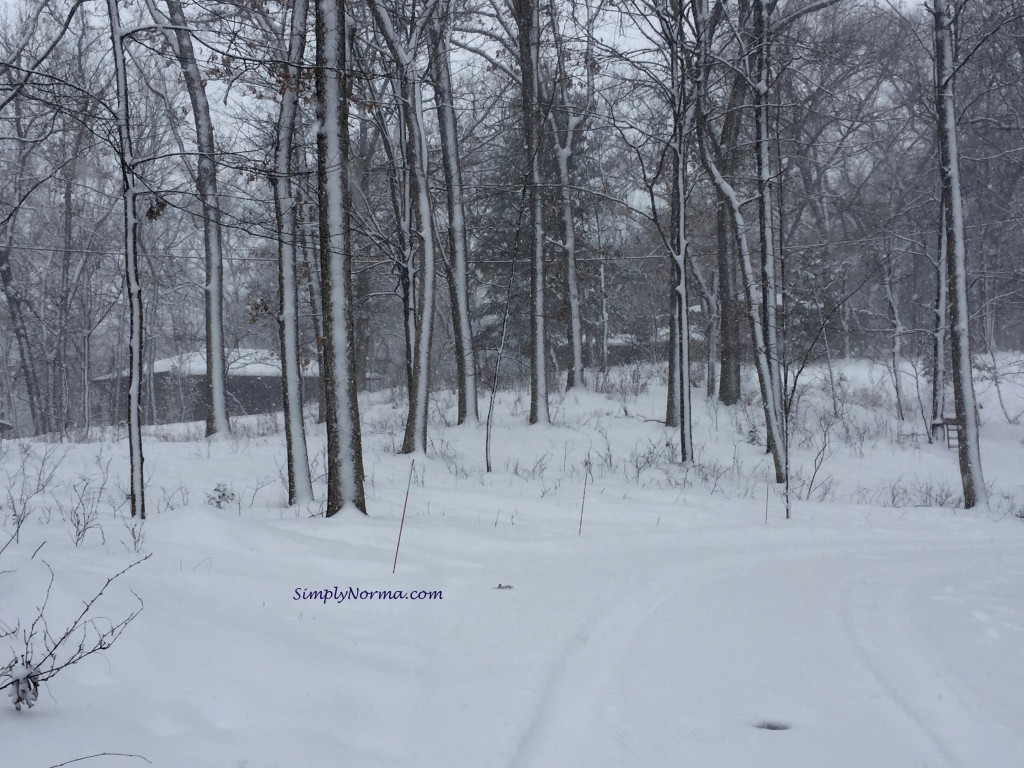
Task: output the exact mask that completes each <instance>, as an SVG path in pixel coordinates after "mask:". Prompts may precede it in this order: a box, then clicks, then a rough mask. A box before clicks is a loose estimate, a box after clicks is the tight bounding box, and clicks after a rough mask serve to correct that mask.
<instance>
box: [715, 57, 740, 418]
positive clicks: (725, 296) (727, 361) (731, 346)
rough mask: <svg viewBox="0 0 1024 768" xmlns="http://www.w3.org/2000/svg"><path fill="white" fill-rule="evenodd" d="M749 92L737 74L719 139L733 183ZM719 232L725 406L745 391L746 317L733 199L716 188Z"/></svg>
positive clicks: (726, 172)
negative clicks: (742, 335)
mask: <svg viewBox="0 0 1024 768" xmlns="http://www.w3.org/2000/svg"><path fill="white" fill-rule="evenodd" d="M744 93H745V87H744V80H743V76H742V74H740V73H736V75H735V76H734V78H733V84H732V88H731V89H730V94H729V108H728V111H727V112H726V115H725V121H724V123H723V125H722V134H721V138H720V140H719V149H718V153H719V161H718V162H719V168H720V169H721V171H722V175H723V177H724V178H725V179H727V180H729V181H730V183H732V179H733V178H734V176H735V174H736V171H737V167H738V162H739V148H738V144H739V137H740V126H741V122H742V116H743V110H742V109H741V108H740V107H741V106H742V104H743V99H744ZM715 200H716V207H715V233H716V237H717V244H718V304H719V306H720V307H721V319H720V321H719V324H720V328H721V348H720V358H721V371H720V374H719V375H720V377H721V378H720V381H719V386H718V399H719V401H721V402H722V403H723V404H724V405H734V404H736V403H738V402H739V400H740V394H741V391H740V390H741V383H742V378H741V368H740V363H741V361H742V359H743V344H742V342H741V340H740V326H741V323H742V318H743V289H742V288H741V287H740V280H739V268H738V267H737V264H736V248H735V244H734V242H733V238H732V233H731V230H730V225H729V221H730V212H729V201H728V200H727V199H726V198H725V196H724V195H722V193H721V192H719V191H717V190H716V191H715Z"/></svg>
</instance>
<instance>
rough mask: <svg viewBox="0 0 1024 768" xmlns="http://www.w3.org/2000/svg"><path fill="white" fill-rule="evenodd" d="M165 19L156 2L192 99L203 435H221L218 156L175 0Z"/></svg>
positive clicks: (223, 373)
mask: <svg viewBox="0 0 1024 768" xmlns="http://www.w3.org/2000/svg"><path fill="white" fill-rule="evenodd" d="M164 2H165V3H166V4H167V20H168V21H169V22H170V24H164V23H163V20H162V19H160V17H159V14H158V12H156V11H155V6H151V11H154V14H153V15H154V19H155V20H156V21H157V23H158V24H159V25H160V26H161V29H162V31H163V33H164V36H165V37H166V38H167V40H168V42H169V43H170V45H171V49H172V50H173V51H174V55H175V58H177V59H178V65H179V66H180V67H181V73H182V76H183V77H184V80H185V90H186V91H187V92H188V97H189V101H190V102H191V104H192V119H193V121H194V123H195V131H196V149H197V152H198V158H197V162H196V179H195V181H196V191H197V193H198V195H199V203H200V206H201V207H202V212H203V248H204V250H205V253H206V284H205V285H204V286H203V288H204V296H205V304H206V387H205V390H206V391H205V395H206V435H207V437H209V436H211V435H218V434H219V435H226V434H228V432H229V431H230V423H229V421H228V408H227V395H226V392H225V382H226V377H227V363H226V360H225V356H224V277H223V261H224V258H223V248H222V243H223V238H222V236H221V220H220V198H219V194H218V190H217V158H216V147H215V145H214V137H213V119H212V118H211V116H210V103H209V101H208V100H207V98H206V87H205V85H204V84H203V77H202V73H201V72H200V71H199V65H198V64H197V62H196V57H195V51H194V50H193V48H192V33H191V32H190V30H189V28H188V22H187V20H186V19H185V12H184V10H183V9H182V6H181V2H180V0H164Z"/></svg>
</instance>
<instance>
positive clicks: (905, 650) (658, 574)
mask: <svg viewBox="0 0 1024 768" xmlns="http://www.w3.org/2000/svg"><path fill="white" fill-rule="evenodd" d="M840 373H841V374H842V377H843V380H844V381H843V384H842V387H843V392H844V394H843V395H842V397H841V398H840V402H839V403H838V405H839V406H841V408H840V410H841V411H842V414H843V421H842V423H833V424H832V425H831V426H828V422H829V421H830V420H829V419H828V418H827V417H828V414H829V413H832V412H833V410H832V409H833V403H832V401H831V398H830V397H829V395H828V393H827V392H826V391H825V390H824V389H823V388H822V387H820V386H819V385H818V384H817V383H816V382H817V381H822V380H824V379H825V376H824V373H823V372H822V371H816V372H815V373H814V378H813V379H808V389H807V391H806V393H805V395H804V396H803V397H802V398H801V405H800V416H799V417H798V418H799V428H798V429H796V430H795V433H794V440H793V443H794V457H793V463H794V469H795V471H796V474H797V475H798V477H797V480H796V481H795V482H794V484H793V492H794V497H796V496H798V495H799V496H801V497H803V496H809V497H810V498H809V499H806V500H805V499H804V498H799V499H796V500H794V503H793V519H791V520H789V521H786V520H785V519H784V504H783V500H782V497H781V494H780V492H779V490H778V489H777V488H776V487H774V486H769V485H767V484H766V477H767V473H768V472H769V471H770V469H771V467H770V461H769V460H768V458H767V457H766V456H765V454H764V449H763V447H761V446H758V445H754V444H751V443H750V442H748V437H750V436H752V435H756V433H757V431H758V429H762V430H763V426H758V425H760V424H761V421H759V410H760V409H759V408H758V407H757V406H756V404H754V403H752V402H751V403H747V404H746V405H741V406H737V407H734V408H724V407H721V406H717V407H716V406H714V405H713V404H709V403H708V402H707V401H706V400H705V398H704V397H703V396H702V395H698V394H697V393H696V392H695V393H694V394H695V397H694V420H695V434H694V446H695V451H696V455H697V461H696V462H695V464H694V465H693V466H691V467H689V468H681V467H679V466H678V465H676V464H675V463H674V461H673V460H672V459H673V457H674V456H677V455H678V435H677V434H674V433H673V431H672V430H667V429H665V428H664V427H663V426H662V425H660V424H659V423H657V419H658V418H659V417H660V416H663V409H664V397H665V388H664V386H663V385H661V386H659V385H658V384H657V383H653V384H651V386H649V387H647V386H646V384H645V382H646V380H647V379H648V378H650V377H651V375H652V374H651V372H650V371H645V370H636V371H631V370H621V371H617V372H615V373H614V374H613V375H611V376H610V377H609V378H608V379H607V380H605V381H602V382H600V383H599V385H600V387H601V388H602V389H604V390H606V391H607V392H608V394H596V393H594V392H581V393H574V394H572V395H569V396H566V397H562V398H557V397H554V396H553V397H552V401H551V406H552V407H551V411H552V418H553V421H554V422H555V425H556V426H552V427H538V426H534V427H529V426H527V425H526V423H525V422H526V411H527V410H528V396H527V395H525V394H520V395H517V394H515V393H504V394H502V395H501V396H500V397H499V400H498V403H499V409H500V410H499V412H498V414H497V418H496V429H497V430H498V431H497V433H496V439H495V441H494V450H495V454H494V457H493V462H494V466H495V472H494V473H492V474H491V475H487V474H485V473H484V472H483V467H484V456H483V444H484V432H483V428H482V427H479V428H478V427H448V426H444V424H443V422H444V421H445V420H448V421H453V418H452V416H453V414H454V398H453V397H452V396H450V395H442V396H441V397H440V398H438V400H439V402H438V404H437V406H435V407H434V408H433V409H432V412H431V417H432V420H431V425H430V437H429V441H428V442H429V445H428V455H427V458H426V459H423V458H417V463H416V469H415V471H414V473H413V482H412V487H411V493H410V497H409V505H408V512H407V518H406V521H405V527H404V532H403V534H402V547H401V551H400V553H399V558H398V566H397V573H396V574H395V575H392V573H391V570H392V562H393V558H394V555H395V542H396V539H397V535H398V524H399V519H400V516H401V511H402V503H403V497H404V494H405V489H406V482H407V480H408V477H409V458H408V457H403V456H399V455H397V453H396V449H397V447H398V446H399V445H400V443H401V432H402V426H403V424H404V418H405V414H404V406H403V404H402V403H401V402H390V401H389V400H388V399H387V398H388V397H390V395H385V394H381V393H378V394H376V395H374V396H373V398H372V399H369V398H368V399H366V400H364V401H363V403H362V404H361V409H362V412H363V418H364V432H363V434H364V445H365V450H366V475H367V489H366V491H367V503H368V507H369V510H370V513H371V516H370V517H369V518H364V517H362V516H360V515H356V514H348V513H346V514H344V515H341V516H339V517H335V518H332V519H330V520H325V519H323V518H319V517H313V515H315V514H318V513H319V511H320V507H321V505H320V504H315V505H312V506H310V507H308V508H305V509H301V510H296V509H287V508H284V506H283V499H284V494H285V489H283V487H282V483H281V472H282V471H283V467H284V444H283V435H282V434H280V433H273V434H267V435H262V436H261V435H260V434H259V432H262V431H269V430H270V428H271V426H272V425H271V421H272V420H271V419H268V418H266V417H263V418H256V419H249V420H242V421H239V422H237V423H236V424H235V430H234V431H235V437H233V438H232V439H231V440H228V441H220V442H216V441H214V442H207V441H203V440H200V439H197V438H196V437H195V436H194V430H193V429H190V428H186V427H160V428H155V430H154V431H152V432H150V433H149V434H148V436H147V440H146V445H145V449H146V474H147V477H148V478H149V490H148V494H149V495H148V498H147V507H148V510H149V512H150V519H149V520H148V521H147V523H146V525H145V527H144V529H143V530H144V541H143V543H142V547H141V553H136V552H134V551H132V546H131V539H130V535H129V532H128V528H127V527H126V525H125V522H124V520H123V518H122V517H121V516H120V515H121V514H122V513H123V512H124V511H125V510H126V509H127V507H126V506H124V505H121V507H120V510H119V511H115V510H114V509H113V507H115V506H117V505H118V504H119V503H120V499H123V494H124V490H123V489H124V487H125V486H126V484H127V471H126V467H125V466H124V465H125V463H126V454H127V447H126V444H125V441H124V439H123V438H122V439H120V440H119V441H117V442H113V443H112V442H111V440H112V439H113V436H112V435H111V434H110V433H109V432H108V433H107V434H106V438H107V440H106V441H105V442H103V441H99V442H83V443H76V444H63V445H58V446H53V445H50V444H47V443H43V442H32V443H24V444H20V443H16V442H12V441H6V442H5V443H4V445H3V448H4V455H3V457H2V464H0V479H6V478H7V477H8V476H9V477H10V478H11V482H10V483H8V484H11V485H13V488H12V493H11V496H10V499H9V502H10V503H9V504H8V509H7V510H6V513H5V526H6V529H7V530H11V525H12V521H11V517H10V512H11V507H10V504H12V503H13V504H15V505H16V506H17V505H18V504H20V499H21V497H22V496H23V495H24V494H23V493H22V491H21V487H22V485H23V484H24V482H25V476H27V477H28V478H29V481H28V483H29V485H30V486H31V485H33V484H35V485H38V483H37V482H36V481H35V480H34V478H35V477H36V476H37V475H38V467H39V463H40V461H41V458H40V457H41V456H42V455H43V454H44V453H46V452H47V451H49V452H50V453H51V458H50V459H49V461H50V462H51V465H52V464H54V463H55V462H56V461H57V460H58V459H60V464H59V468H58V469H57V470H56V472H55V474H54V476H53V479H52V480H51V482H50V484H49V485H48V486H47V488H46V489H45V490H44V491H42V492H41V493H39V494H38V495H37V496H36V497H34V498H32V499H30V500H29V501H28V502H27V507H28V508H29V509H30V516H29V518H28V520H27V522H26V523H25V524H24V526H23V527H22V529H21V534H20V537H19V541H18V542H17V543H15V544H12V545H11V547H10V548H8V550H7V552H5V553H4V554H3V555H2V556H0V621H2V622H4V623H5V624H7V625H8V626H9V625H13V624H14V623H15V622H16V621H18V620H20V621H21V624H22V626H25V625H26V623H27V622H29V621H31V618H32V616H33V615H34V611H33V609H34V607H35V606H37V605H39V604H40V602H41V600H42V597H43V594H44V592H45V588H46V583H47V580H48V578H49V574H48V572H47V570H46V567H45V565H44V564H43V562H42V561H44V560H45V561H46V562H47V563H48V564H49V565H50V566H51V567H52V569H53V571H54V574H55V582H54V591H53V594H52V596H51V598H50V603H49V605H48V608H47V610H48V620H49V623H50V626H51V630H55V629H58V628H62V627H63V626H64V625H63V624H62V621H66V617H67V616H69V615H71V613H72V612H75V611H77V610H79V609H80V606H81V601H82V600H83V599H87V598H88V597H91V596H92V594H94V593H95V591H96V590H97V589H98V588H99V587H100V586H101V585H102V584H103V582H104V580H105V579H106V577H107V576H109V575H111V574H113V573H115V572H117V571H118V570H120V569H121V568H123V567H124V566H125V565H127V564H129V563H131V562H132V561H133V560H135V559H137V558H138V557H140V556H141V555H142V554H146V553H149V552H152V553H153V556H152V558H151V559H150V560H149V561H147V562H146V563H144V564H142V565H141V566H139V567H138V568H136V569H134V570H133V571H130V572H129V574H127V575H126V576H125V577H124V578H123V579H122V580H119V581H118V582H117V583H115V584H114V585H113V586H112V587H111V588H110V590H109V594H108V595H107V596H105V597H104V598H103V600H102V601H101V603H100V604H99V611H98V615H101V616H106V617H109V618H110V619H112V620H114V621H116V620H118V619H119V618H120V617H122V616H123V615H124V614H126V613H127V612H129V611H130V610H132V608H133V606H135V605H136V602H135V598H134V597H133V595H132V592H131V591H132V590H133V591H134V592H135V593H136V594H137V595H138V596H139V598H141V599H142V600H143V601H144V603H145V609H144V610H143V612H142V614H141V615H140V616H139V618H138V619H137V620H136V621H135V622H134V623H133V624H132V625H131V626H129V627H128V629H127V631H126V632H125V634H124V635H123V636H122V637H121V638H120V639H119V640H118V642H117V643H116V644H115V645H114V646H113V647H112V648H111V649H110V650H108V651H107V652H105V653H104V654H103V656H102V657H99V656H93V657H91V658H89V659H86V660H85V661H83V662H82V663H80V664H78V665H76V666H74V667H71V668H68V669H67V670H65V671H63V672H62V673H61V674H60V675H58V676H57V677H56V678H54V680H52V681H51V682H50V683H48V684H47V685H46V686H44V688H43V690H42V691H41V692H40V697H39V701H38V703H37V704H36V706H35V707H34V708H33V709H32V710H30V711H22V712H20V713H19V712H15V710H14V708H13V707H12V706H10V705H9V702H7V701H6V699H3V700H2V703H0V741H2V743H3V754H4V758H3V761H2V762H3V764H5V765H25V766H42V767H44V768H45V766H51V765H55V764H57V763H60V762H63V761H66V760H70V759H73V758H76V757H82V756H86V755H91V754H95V753H100V752H119V753H130V754H135V755H140V756H144V757H145V758H146V759H148V760H149V761H150V762H151V763H152V764H153V765H157V766H170V767H173V768H178V767H180V766H211V767H213V766H218V767H219V766H248V767H249V768H256V767H257V766H267V767H268V768H270V767H275V768H276V767H277V766H285V765H301V766H335V765H345V766H367V767H371V766H372V767H374V768H376V767H377V766H417V767H419V766H473V767H474V768H478V767H482V766H508V767H515V768H519V767H522V768H528V767H530V766H545V767H551V768H564V767H567V766H595V767H597V766H628V765H645V766H680V765H695V766H702V768H711V767H715V766H722V767H723V768H724V767H727V766H728V767H732V766H736V767H742V766H758V767H759V768H761V767H762V766H763V767H765V768H770V767H772V766H779V767H782V766H785V767H786V768H811V767H814V768H818V767H819V766H828V767H829V768H841V767H843V766H849V767H850V768H863V767H864V766H872V767H878V768H885V767H889V766H891V767H892V768H904V767H906V766H924V765H927V766H963V767H964V768H975V767H977V768H981V767H984V768H1000V767H1002V766H1005V767H1006V768H1018V767H1019V766H1021V765H1024V685H1022V683H1024V520H1021V519H1018V518H1017V515H1018V514H1022V513H1024V477H1022V475H1021V467H1024V443H1022V441H1024V426H1021V425H1019V424H1017V425H1010V424H1007V423H1006V420H1005V419H1004V418H1003V416H1002V413H1001V411H1000V410H999V407H998V405H997V404H995V402H996V401H995V400H994V398H995V393H994V392H993V391H989V390H986V391H984V392H982V394H981V400H982V402H983V403H984V404H985V410H984V411H983V428H982V437H983V441H982V452H983V459H984V461H985V471H986V477H987V479H988V480H989V482H990V483H992V485H993V508H992V510H991V511H989V512H969V513H968V512H964V511H963V510H957V509H954V508H952V503H953V501H954V500H955V496H956V495H957V494H958V492H959V478H958V475H957V464H956V456H955V453H954V452H953V451H950V450H948V449H947V448H946V447H945V444H944V443H942V444H933V445H929V444H928V443H927V442H926V441H925V440H924V439H923V436H922V434H921V433H922V432H923V429H922V426H921V420H920V417H919V416H917V417H915V416H914V415H913V414H910V415H909V418H908V420H907V422H906V423H903V424H899V423H897V421H896V420H895V419H894V417H893V409H892V402H891V398H890V397H889V396H888V394H887V392H888V390H887V389H886V387H887V382H888V380H887V378H886V374H885V371H884V369H881V368H874V369H873V368H871V367H869V366H867V365H866V364H857V365H854V364H850V365H847V366H845V367H843V369H842V371H837V372H836V375H837V376H838V375H839V374H840ZM655 378H656V377H655ZM1014 387H1016V388H1014ZM1003 395H1004V399H1007V400H1008V402H1009V404H1010V407H1011V410H1012V408H1013V407H1017V408H1018V410H1020V409H1021V407H1024V406H1022V405H1021V404H1022V403H1024V392H1022V389H1021V387H1020V386H1019V385H1015V384H1013V383H1012V382H1011V383H1010V384H1004V391H1003ZM910 402H911V403H913V399H910ZM915 419H916V420H915ZM751 427H753V430H752V429H751ZM247 430H248V431H249V432H251V433H252V434H246V433H247ZM826 432H827V435H828V447H827V448H826V450H824V451H823V452H822V457H823V459H822V462H821V467H820V469H819V470H818V473H817V475H816V476H815V482H814V484H813V485H812V486H811V487H810V489H809V490H808V485H809V480H810V477H811V475H812V473H813V469H814V459H815V457H816V456H817V455H818V454H819V451H821V445H822V442H823V438H822V435H824V434H825V433H826ZM323 444H324V434H323V429H322V427H318V428H314V427H313V425H312V424H310V448H311V455H313V456H314V457H318V458H316V467H315V468H314V475H315V476H317V477H318V479H317V483H316V489H317V493H318V497H322V496H323V493H324V480H323V477H322V472H323V469H324V460H323ZM25 452H28V454H27V458H25V457H26V453H25ZM98 456H99V457H100V458H99V460H97V457H98ZM61 457H62V458H61ZM108 458H109V459H110V461H111V463H110V472H109V481H108V483H107V485H106V487H105V488H104V489H103V492H102V493H101V494H98V484H99V478H100V477H101V476H102V472H101V471H100V469H99V467H100V466H102V464H103V462H104V461H105V460H106V459H108ZM587 462H589V466H590V472H591V474H590V476H588V477H587V490H586V505H585V509H584V513H583V522H582V535H578V534H577V531H578V528H579V525H580V502H581V498H582V495H583V486H584V474H585V472H586V471H587V470H586V466H587V464H586V463H587ZM45 474H46V473H45V472H44V473H43V475H44V476H45ZM86 479H88V481H89V484H88V485H87V486H86V485H83V483H85V482H86ZM218 484H221V485H222V486H223V488H224V489H225V491H224V492H221V493H220V502H221V507H220V508H218V507H216V506H214V505H213V504H211V503H210V502H209V501H208V496H210V497H211V498H216V496H217V494H214V493H213V492H214V488H215V486H217V485H218ZM76 489H77V490H76ZM90 494H93V495H92V496H90ZM97 494H98V495H97ZM79 496H85V497H86V498H89V499H92V498H95V500H96V503H95V506H96V509H97V514H98V517H97V527H95V528H93V529H91V530H89V531H88V532H87V533H86V534H85V536H84V539H83V541H82V542H81V544H80V545H79V546H77V547H76V546H74V544H73V542H72V535H71V534H72V528H73V526H72V525H71V523H70V522H69V520H70V517H71V515H70V510H71V508H72V506H73V505H72V500H73V499H75V498H78V497H79ZM232 496H233V497H234V498H231V497H232ZM951 496H952V497H953V498H951ZM766 499H767V521H766ZM941 503H946V504H947V506H945V507H942V506H938V504H941ZM19 508H20V507H19ZM62 508H63V514H62ZM3 540H6V536H5V537H3ZM44 542H45V543H44ZM40 544H42V548H41V549H39V550H38V553H36V554H35V555H34V557H33V553H34V552H35V551H36V550H37V548H38V547H39V546H40ZM507 585H511V589H505V588H499V586H502V587H504V586H507ZM335 586H337V587H338V588H339V591H344V590H347V589H348V588H350V587H354V588H356V589H357V590H359V589H366V590H380V589H401V590H408V591H419V590H441V591H442V592H443V599H441V600H419V601H393V600H353V599H346V600H344V601H342V602H334V601H332V602H330V603H328V604H324V603H323V602H322V601H302V600H295V599H294V597H295V590H296V588H300V589H303V588H305V589H323V588H333V587H335ZM17 648H18V646H17V644H16V643H14V642H12V641H11V639H10V638H8V639H6V640H5V641H4V642H3V651H4V653H5V654H13V649H17ZM8 649H12V650H8ZM0 663H6V659H3V660H2V662H0ZM0 684H2V683H0ZM767 725H771V726H772V728H767V727H759V726H767ZM82 764H83V765H92V766H112V767H117V766H125V765H133V764H138V765H144V764H145V763H143V762H142V761H141V760H140V759H137V758H126V757H102V758H96V759H92V760H89V761H86V762H84V763H82Z"/></svg>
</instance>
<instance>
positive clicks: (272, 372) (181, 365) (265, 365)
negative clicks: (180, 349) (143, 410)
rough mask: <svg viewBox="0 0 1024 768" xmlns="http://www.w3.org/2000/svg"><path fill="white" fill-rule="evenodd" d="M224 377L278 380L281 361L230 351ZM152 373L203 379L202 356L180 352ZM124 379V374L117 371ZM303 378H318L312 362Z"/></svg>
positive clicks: (267, 353)
mask: <svg viewBox="0 0 1024 768" xmlns="http://www.w3.org/2000/svg"><path fill="white" fill-rule="evenodd" d="M226 355H227V361H228V376H251V377H258V376H265V377H280V376H281V357H280V355H278V354H277V353H276V352H274V351H273V350H270V349H244V348H243V349H231V350H228V351H227V353H226ZM153 373H176V374H178V375H179V376H205V375H206V352H205V350H204V351H196V352H184V353H182V354H180V355H174V356H173V357H165V358H162V359H160V360H157V361H156V362H155V363H153ZM120 375H121V376H127V375H128V371H127V370H124V371H121V374H120ZM302 375H303V376H319V375H320V371H319V366H318V364H317V361H316V360H311V361H309V362H308V363H307V364H306V365H305V366H303V370H302ZM115 378H117V374H114V373H107V374H104V375H102V376H96V377H94V378H93V381H110V380H112V379H115Z"/></svg>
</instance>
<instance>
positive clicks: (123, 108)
mask: <svg viewBox="0 0 1024 768" xmlns="http://www.w3.org/2000/svg"><path fill="white" fill-rule="evenodd" d="M107 13H108V15H109V17H110V39H111V42H112V44H113V51H114V75H115V81H116V84H117V107H116V113H115V115H116V122H117V156H118V160H119V161H120V165H121V182H122V185H123V189H124V249H125V281H126V283H127V285H128V305H129V317H130V329H131V330H130V335H129V340H128V451H129V457H130V460H131V516H132V517H138V518H139V519H140V520H144V519H145V518H146V501H145V487H144V485H145V484H144V481H143V474H142V399H141V387H142V350H143V346H142V342H143V335H142V286H141V285H140V283H139V218H138V211H137V209H136V207H137V205H136V201H137V198H138V196H139V178H138V175H137V172H136V158H135V155H134V153H133V151H132V133H131V119H130V114H131V113H130V110H129V93H128V71H127V67H126V65H125V52H124V43H125V39H126V36H127V34H128V32H126V31H124V29H123V28H122V27H121V16H120V12H119V10H118V7H117V0H107Z"/></svg>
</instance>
